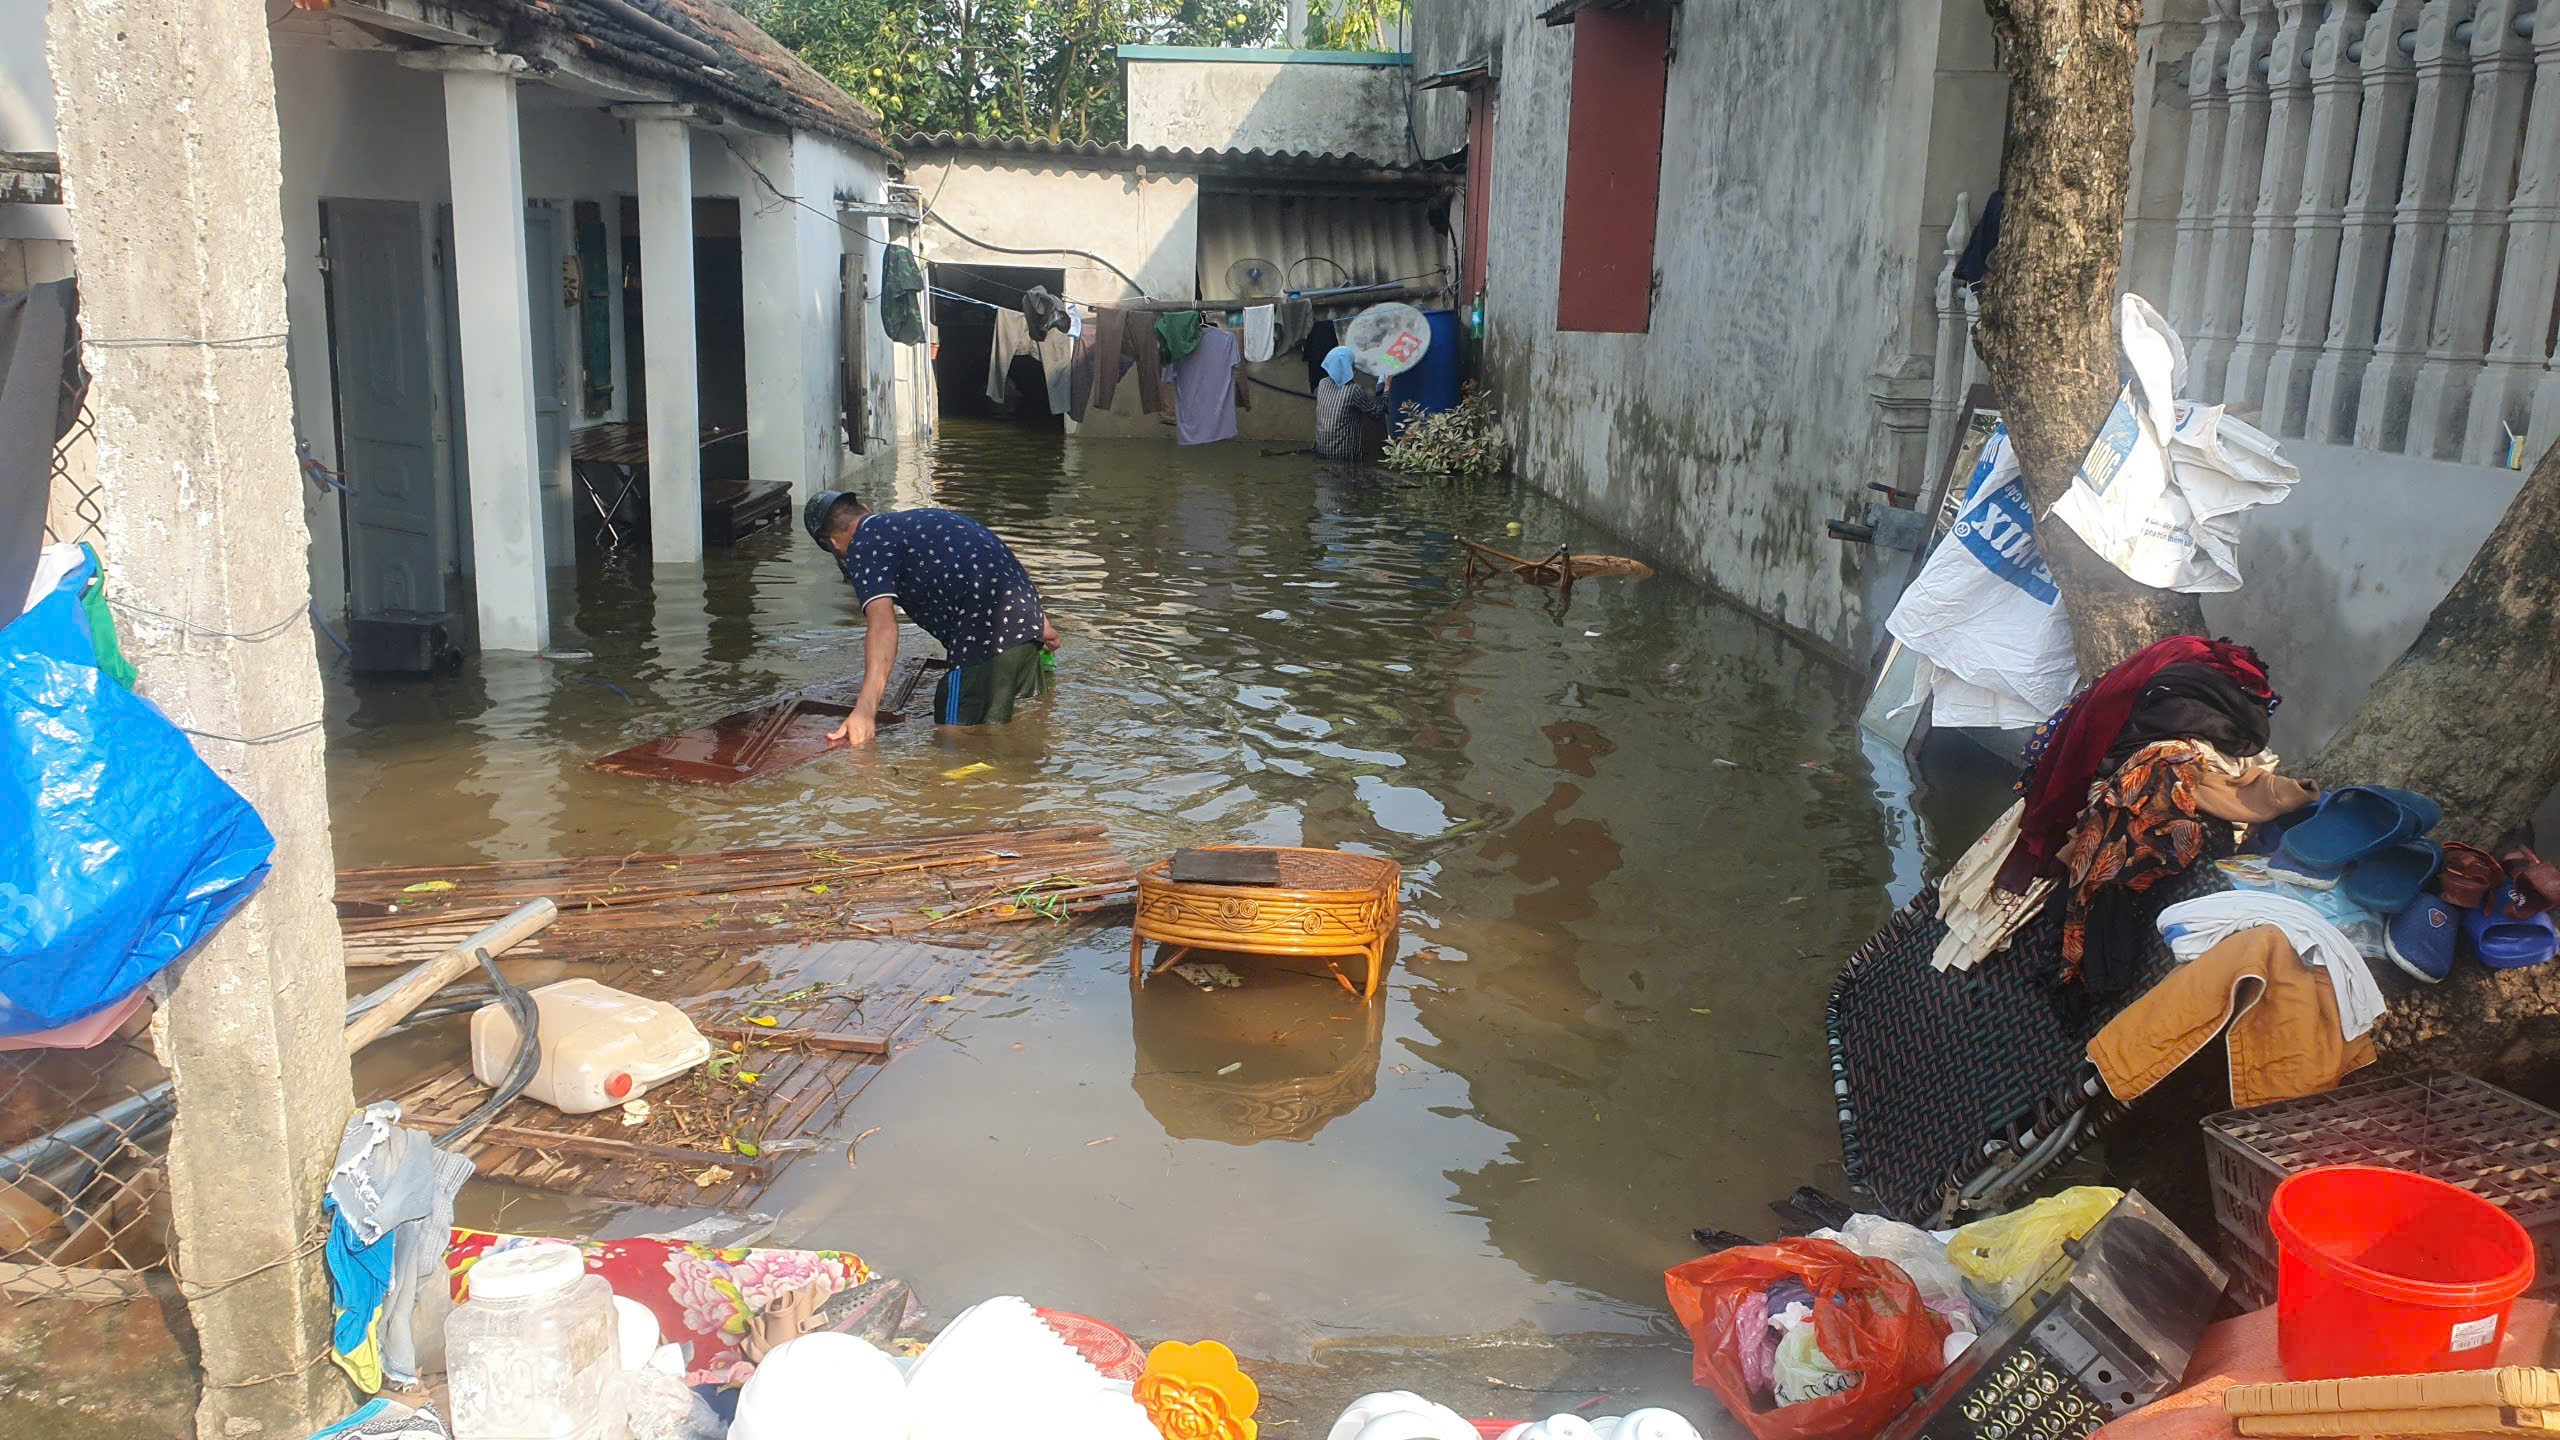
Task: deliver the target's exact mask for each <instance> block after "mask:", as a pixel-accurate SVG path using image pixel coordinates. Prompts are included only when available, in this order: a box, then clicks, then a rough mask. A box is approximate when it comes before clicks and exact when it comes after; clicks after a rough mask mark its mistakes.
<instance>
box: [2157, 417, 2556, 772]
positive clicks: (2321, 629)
mask: <svg viewBox="0 0 2560 1440" xmlns="http://www.w3.org/2000/svg"><path fill="white" fill-rule="evenodd" d="M2284 453H2285V454H2286V456H2288V457H2289V458H2291V459H2292V460H2293V462H2294V463H2295V464H2296V465H2299V466H2301V467H2302V483H2301V484H2299V485H2297V486H2295V487H2294V490H2293V494H2292V495H2291V496H2290V497H2288V498H2287V499H2286V500H2285V502H2284V503H2283V504H2281V505H2277V506H2274V507H2272V508H2270V509H2264V510H2255V511H2251V512H2250V514H2249V516H2248V518H2247V526H2248V528H2247V531H2246V533H2245V536H2244V538H2243V540H2242V542H2241V547H2240V573H2241V575H2242V577H2243V580H2244V582H2245V583H2243V585H2242V586H2241V588H2240V589H2239V590H2237V591H2235V592H2233V593H2232V594H2229V595H2208V596H2206V597H2205V604H2204V613H2205V619H2206V620H2207V621H2208V622H2210V623H2211V624H2212V626H2213V629H2214V633H2215V634H2217V635H2228V636H2230V637H2232V638H2234V639H2237V640H2240V641H2243V642H2245V643H2247V644H2249V645H2252V646H2255V647H2257V650H2258V653H2259V654H2260V655H2262V656H2264V657H2266V660H2267V663H2268V665H2269V666H2270V667H2271V668H2272V669H2273V671H2274V673H2275V679H2276V689H2277V690H2278V691H2279V692H2280V693H2281V694H2282V695H2283V696H2284V704H2283V705H2281V706H2279V707H2278V708H2277V710H2276V717H2275V746H2276V749H2277V751H2278V752H2279V753H2281V754H2284V755H2287V756H2297V757H2304V758H2308V757H2309V756H2311V755H2312V754H2314V753H2316V752H2317V751H2318V750H2319V749H2320V747H2321V746H2322V745H2325V744H2327V743H2328V741H2329V737H2330V736H2331V735H2333V734H2335V733H2336V732H2337V730H2338V727H2340V726H2341V725H2344V724H2345V723H2346V722H2347V719H2348V717H2350V716H2351V715H2353V714H2354V713H2355V709H2356V706H2357V705H2359V704H2360V703H2362V702H2363V699H2364V695H2365V691H2366V690H2367V688H2369V687H2370V686H2371V685H2372V684H2373V681H2374V680H2375V678H2376V677H2378V676H2380V675H2381V674H2382V672H2383V671H2384V670H2385V669H2387V668H2388V667H2389V666H2390V664H2391V662H2392V661H2394V660H2397V659H2399V658H2400V652H2401V651H2403V650H2406V649H2408V648H2409V642H2410V641H2412V640H2415V639H2416V638H2417V637H2418V631H2419V630H2420V629H2421V628H2423V627H2424V626H2425V625H2426V621H2427V615H2428V613H2429V612H2430V611H2432V610H2434V609H2435V607H2436V602H2438V601H2440V600H2442V599H2443V598H2444V596H2445V592H2446V591H2448V590H2450V589H2452V588H2453V582H2454V581H2455V580H2456V579H2458V578H2460V576H2461V574H2462V572H2463V570H2464V568H2465V567H2467V566H2469V565H2470V563H2471V557H2472V556H2473V555H2474V554H2475V553H2477V552H2478V550H2479V548H2480V542H2481V541H2482V540H2484V539H2486V538H2487V537H2488V534H2489V532H2490V531H2491V530H2492V529H2494V528H2496V526H2497V523H2498V519H2499V517H2500V516H2502V515H2504V514H2505V513H2506V510H2507V506H2508V505H2509V504H2510V503H2511V502H2512V501H2513V500H2514V499H2515V496H2516V491H2517V490H2518V489H2520V488H2522V487H2523V484H2524V475H2523V473H2522V472H2520V471H2515V470H2496V469H2491V468H2489V467H2487V466H2480V465H2453V464H2447V463H2444V462H2441V461H2434V460H2411V459H2409V458H2407V457H2405V456H2399V455H2385V454H2380V453H2378V452H2375V451H2371V450H2355V449H2349V448H2346V447H2343V446H2337V445H2318V444H2313V443H2310V442H2308V441H2301V440H2288V441H2286V442H2284Z"/></svg>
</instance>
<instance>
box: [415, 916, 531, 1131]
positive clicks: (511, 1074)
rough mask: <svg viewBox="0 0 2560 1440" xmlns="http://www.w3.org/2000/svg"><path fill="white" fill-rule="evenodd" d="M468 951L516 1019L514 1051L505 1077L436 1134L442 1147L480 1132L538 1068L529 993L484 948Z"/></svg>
mask: <svg viewBox="0 0 2560 1440" xmlns="http://www.w3.org/2000/svg"><path fill="white" fill-rule="evenodd" d="M471 953H472V954H474V955H476V956H478V957H479V960H480V968H481V969H483V970H486V971H488V972H489V983H490V984H491V985H492V986H493V987H495V988H496V990H497V992H498V1003H499V1004H501V1005H504V1006H506V1007H507V1014H508V1015H509V1016H510V1017H512V1018H513V1019H514V1020H515V1022H516V1054H515V1059H514V1060H513V1061H511V1062H510V1063H509V1064H508V1066H507V1073H506V1075H505V1077H504V1078H503V1079H501V1080H500V1081H499V1082H498V1088H497V1089H495V1090H492V1091H491V1092H489V1098H488V1099H486V1100H484V1101H482V1102H480V1108H479V1109H477V1110H474V1111H472V1112H471V1113H470V1114H468V1115H465V1116H463V1117H462V1118H461V1119H460V1120H458V1121H456V1122H455V1123H454V1126H453V1128H452V1129H450V1130H447V1131H445V1132H444V1133H443V1134H441V1135H438V1136H437V1137H436V1144H437V1145H438V1146H439V1147H441V1148H443V1149H446V1150H450V1149H453V1148H454V1147H455V1146H457V1145H460V1144H461V1143H462V1142H463V1141H465V1140H468V1139H470V1138H471V1137H472V1136H474V1135H476V1134H478V1133H480V1127H481V1126H483V1125H486V1124H488V1123H489V1122H490V1121H491V1120H494V1119H496V1118H497V1116H498V1112H499V1111H501V1110H504V1109H506V1108H507V1107H508V1106H509V1105H512V1104H514V1103H515V1098H516V1097H517V1096H519V1095H522V1094H523V1093H524V1087H526V1086H527V1085H530V1084H532V1083H533V1076H534V1072H535V1071H537V1070H540V1069H541V1068H542V1012H541V1011H540V1010H539V1009H537V1008H535V1006H534V1003H533V997H532V996H531V995H528V994H526V993H525V991H524V987H523V986H520V985H518V984H516V983H515V982H513V981H511V980H509V979H508V978H507V977H506V976H504V975H501V974H499V973H498V962H497V961H495V960H492V959H490V958H489V952H488V951H486V950H473V951H472V952H471Z"/></svg>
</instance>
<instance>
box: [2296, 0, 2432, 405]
mask: <svg viewBox="0 0 2560 1440" xmlns="http://www.w3.org/2000/svg"><path fill="white" fill-rule="evenodd" d="M2423 3H2424V0H2380V3H2378V4H2377V5H2375V7H2374V11H2373V18H2372V19H2371V20H2368V21H2366V22H2365V27H2364V35H2363V37H2362V38H2361V39H2359V40H2357V41H2355V42H2354V43H2353V44H2352V45H2351V46H2350V47H2349V50H2348V56H2347V58H2348V59H2350V60H2352V61H2354V62H2355V64H2356V66H2357V68H2358V70H2359V71H2360V72H2361V83H2360V85H2359V89H2360V90H2361V91H2362V94H2363V100H2362V103H2361V104H2360V105H2359V106H2358V107H2357V111H2356V149H2355V160H2354V163H2353V165H2352V166H2351V167H2350V168H2349V170H2348V173H2347V203H2346V212H2345V215H2344V217H2343V219H2342V222H2341V224H2340V227H2339V236H2338V259H2337V268H2336V276H2335V279H2334V281H2333V284H2332V291H2333V293H2332V294H2331V296H2330V299H2329V331H2328V335H2327V338H2326V339H2325V340H2323V341H2322V343H2321V348H2320V358H2319V360H2318V362H2317V363H2315V364H2314V365H2313V366H2312V367H2311V398H2310V403H2309V407H2308V413H2307V414H2306V415H2305V416H2304V419H2303V428H2302V433H2303V434H2304V435H2306V436H2308V437H2310V438H2311V439H2314V440H2320V441H2325V442H2328V443H2330V444H2344V443H2345V442H2346V441H2348V440H2350V439H2352V438H2354V436H2355V430H2356V399H2357V397H2358V395H2359V394H2361V393H2362V391H2363V388H2364V371H2365V366H2366V365H2367V364H2368V363H2369V362H2370V361H2371V360H2372V359H2373V341H2374V335H2375V332H2376V331H2377V330H2378V329H2379V328H2380V326H2381V323H2382V286H2383V281H2384V280H2385V279H2386V278H2387V277H2388V276H2389V274H2390V267H2391V220H2392V215H2393V213H2394V212H2395V211H2396V210H2397V208H2398V205H2399V199H2400V180H2401V176H2402V173H2403V170H2404V168H2405V164H2406V161H2407V160H2408V155H2409V116H2410V111H2411V108H2412V107H2413V106H2414V105H2415V104H2416V102H2417V95H2418V71H2417V66H2416V64H2415V62H2414V61H2413V60H2412V58H2411V57H2412V55H2413V54H2414V53H2415V51H2416V48H2417V25H2418V17H2419V12H2420V8H2421V6H2422V5H2423ZM2404 35H2405V36H2407V37H2408V43H2407V44H2405V45H2404V44H2403V43H2402V40H2401V37H2402V36H2404Z"/></svg>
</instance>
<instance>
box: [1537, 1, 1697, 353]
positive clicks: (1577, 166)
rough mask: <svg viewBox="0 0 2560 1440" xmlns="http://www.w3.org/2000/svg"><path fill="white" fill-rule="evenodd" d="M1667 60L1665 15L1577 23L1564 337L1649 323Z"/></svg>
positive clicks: (1609, 16) (1611, 14)
mask: <svg viewBox="0 0 2560 1440" xmlns="http://www.w3.org/2000/svg"><path fill="white" fill-rule="evenodd" d="M1670 59H1671V12H1670V11H1669V10H1668V9H1655V8H1638V9H1627V10H1585V11H1583V12H1581V13H1580V14H1579V15H1576V16H1575V17H1574V21H1573V102H1572V103H1573V116H1572V120H1571V122H1570V124H1569V125H1568V127H1567V130H1566V133H1565V174H1564V247H1563V269H1562V274H1561V276H1560V277H1559V279H1558V281H1557V284H1556V328H1557V329H1559V330H1601V331H1614V332H1625V333H1642V332H1643V331H1644V330H1645V329H1646V328H1647V327H1648V326H1649V325H1650V324H1651V322H1652V318H1653V226H1654V219H1655V215H1656V212H1657V209H1658V207H1659V204H1660V201H1661V193H1662V100H1663V93H1664V91H1665V90H1666V89H1667V88H1668V85H1669V81H1670Z"/></svg>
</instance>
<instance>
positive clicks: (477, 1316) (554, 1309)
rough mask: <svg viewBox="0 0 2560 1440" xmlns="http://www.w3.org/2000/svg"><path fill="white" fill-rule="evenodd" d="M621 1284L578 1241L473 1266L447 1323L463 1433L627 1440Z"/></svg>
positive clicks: (470, 1439) (456, 1415)
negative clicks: (594, 1269) (466, 1295)
mask: <svg viewBox="0 0 2560 1440" xmlns="http://www.w3.org/2000/svg"><path fill="white" fill-rule="evenodd" d="M616 1323H617V1322H616V1319H615V1315H614V1309H613V1287H612V1286H610V1285H607V1284H606V1283H605V1282H604V1280H603V1279H602V1278H601V1277H599V1276H594V1275H590V1274H588V1273H587V1262H586V1257H585V1256H583V1255H581V1254H580V1253H579V1252H578V1250H577V1247H575V1246H572V1245H563V1244H559V1243H557V1242H545V1243H542V1244H536V1245H526V1246H521V1247H519V1248H517V1249H513V1250H502V1251H500V1252H498V1253H497V1254H494V1255H491V1256H489V1257H487V1258H486V1259H483V1260H482V1261H480V1263H478V1264H477V1265H474V1266H472V1267H471V1298H470V1299H468V1300H466V1301H464V1302H463V1303H462V1305H461V1306H460V1307H459V1308H458V1309H456V1310H455V1311H454V1312H453V1318H452V1319H450V1320H448V1321H446V1322H445V1350H446V1367H447V1369H446V1379H447V1382H448V1383H449V1384H450V1386H451V1387H452V1392H453V1433H454V1436H455V1440H625V1436H626V1431H625V1427H624V1425H623V1413H622V1388H621V1378H622V1355H621V1347H620V1343H619V1341H618V1338H617V1330H616Z"/></svg>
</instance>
